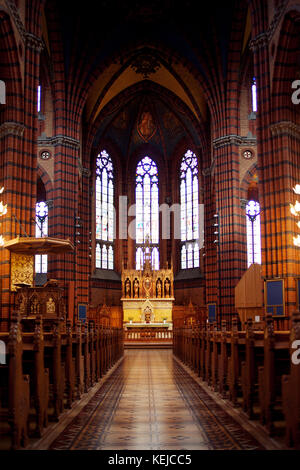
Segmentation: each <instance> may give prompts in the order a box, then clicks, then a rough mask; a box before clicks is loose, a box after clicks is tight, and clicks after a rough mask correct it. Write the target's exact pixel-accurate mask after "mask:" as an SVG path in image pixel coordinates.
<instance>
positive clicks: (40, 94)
mask: <svg viewBox="0 0 300 470" xmlns="http://www.w3.org/2000/svg"><path fill="white" fill-rule="evenodd" d="M41 96H42V87H41V85H39V86H38V90H37V111H38V113H40V112H41Z"/></svg>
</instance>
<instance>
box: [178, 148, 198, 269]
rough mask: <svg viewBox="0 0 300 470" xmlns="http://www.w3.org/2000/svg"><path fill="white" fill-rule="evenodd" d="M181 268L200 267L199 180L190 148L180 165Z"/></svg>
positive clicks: (194, 157)
mask: <svg viewBox="0 0 300 470" xmlns="http://www.w3.org/2000/svg"><path fill="white" fill-rule="evenodd" d="M180 208H181V209H180V210H181V220H180V230H181V269H190V268H198V267H199V244H198V239H199V181H198V161H197V157H196V155H195V154H194V153H193V152H192V151H191V150H188V151H187V152H186V154H185V155H184V157H183V158H182V160H181V165H180Z"/></svg>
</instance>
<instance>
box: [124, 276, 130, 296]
mask: <svg viewBox="0 0 300 470" xmlns="http://www.w3.org/2000/svg"><path fill="white" fill-rule="evenodd" d="M125 297H127V298H128V297H130V281H129V279H127V280H126V283H125Z"/></svg>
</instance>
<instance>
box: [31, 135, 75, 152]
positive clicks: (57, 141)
mask: <svg viewBox="0 0 300 470" xmlns="http://www.w3.org/2000/svg"><path fill="white" fill-rule="evenodd" d="M37 143H38V146H39V147H50V146H54V147H56V146H57V145H62V146H65V147H71V148H75V149H79V148H80V141H79V140H78V139H74V138H73V137H69V136H67V135H62V134H59V135H55V136H53V137H47V136H45V135H41V136H40V137H38V139H37Z"/></svg>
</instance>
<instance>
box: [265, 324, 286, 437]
mask: <svg viewBox="0 0 300 470" xmlns="http://www.w3.org/2000/svg"><path fill="white" fill-rule="evenodd" d="M289 370H290V357H289V332H283V331H279V332H274V321H273V317H272V315H267V316H266V321H265V330H264V365H263V366H260V367H259V401H260V408H261V416H260V420H261V423H262V424H263V425H265V426H266V429H267V430H268V432H269V434H274V433H275V421H276V420H277V421H279V420H280V421H282V418H283V416H282V387H281V377H282V376H283V375H284V374H286V373H288V372H289Z"/></svg>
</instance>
